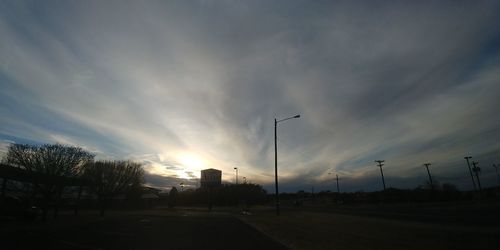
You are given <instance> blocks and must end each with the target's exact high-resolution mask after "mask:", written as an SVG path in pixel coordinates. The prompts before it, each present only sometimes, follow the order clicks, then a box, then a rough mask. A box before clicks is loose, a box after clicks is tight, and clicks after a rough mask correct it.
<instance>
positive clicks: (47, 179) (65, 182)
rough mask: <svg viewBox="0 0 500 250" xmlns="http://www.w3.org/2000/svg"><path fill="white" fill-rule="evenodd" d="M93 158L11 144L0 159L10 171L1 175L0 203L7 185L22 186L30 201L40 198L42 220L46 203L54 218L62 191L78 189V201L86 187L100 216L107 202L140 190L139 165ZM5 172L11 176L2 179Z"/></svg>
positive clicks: (52, 147) (70, 150)
mask: <svg viewBox="0 0 500 250" xmlns="http://www.w3.org/2000/svg"><path fill="white" fill-rule="evenodd" d="M94 157H95V155H94V154H92V153H90V152H87V151H86V150H84V149H82V148H80V147H75V146H67V145H61V144H45V145H26V144H11V145H10V146H9V149H8V151H7V155H6V156H5V157H4V158H3V159H2V163H3V164H2V168H4V170H7V169H8V170H9V171H3V173H4V176H0V177H2V179H3V180H2V202H3V201H4V200H5V189H6V186H7V185H9V182H11V184H12V186H21V187H22V189H23V190H30V194H29V195H28V196H29V199H30V200H32V201H34V200H36V199H37V197H41V202H40V203H39V205H40V207H41V209H42V216H43V219H44V220H45V219H46V216H47V211H48V208H49V204H54V217H56V216H57V213H58V208H59V204H60V200H61V195H62V193H63V191H64V190H65V189H68V188H70V187H75V186H77V187H79V192H78V198H79V197H80V195H81V192H82V188H83V187H84V186H85V187H87V189H88V190H89V191H90V192H91V193H92V194H93V195H95V196H96V197H97V199H98V201H99V203H100V208H101V215H103V214H104V211H105V209H106V204H107V202H108V201H109V200H110V199H112V198H113V197H115V196H117V195H119V194H123V193H126V192H129V191H130V190H132V189H140V188H141V185H142V184H143V183H144V178H143V177H144V171H143V169H142V167H141V165H140V164H138V163H134V162H130V161H94ZM13 170H16V171H17V172H16V171H13ZM5 173H11V174H10V175H9V176H5V175H7V174H5ZM12 173H14V174H12ZM9 178H11V179H10V180H9Z"/></svg>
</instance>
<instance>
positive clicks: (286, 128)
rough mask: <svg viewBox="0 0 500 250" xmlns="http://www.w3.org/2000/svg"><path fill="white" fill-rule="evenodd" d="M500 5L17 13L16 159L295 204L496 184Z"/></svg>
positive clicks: (309, 4) (9, 49)
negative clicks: (44, 147) (255, 187)
mask: <svg viewBox="0 0 500 250" xmlns="http://www.w3.org/2000/svg"><path fill="white" fill-rule="evenodd" d="M499 23H500V3H499V2H497V1H296V0H290V1H278V0H275V1H249V0H248V1H223V0H220V1H208V0H206V1H108V0H107V1H9V0H6V1H1V2H0V155H2V154H5V152H6V151H7V149H8V146H9V144H10V143H29V144H44V143H62V144H67V145H76V146H80V147H83V148H84V149H86V150H88V151H91V152H93V153H95V154H96V159H130V160H133V161H137V162H141V163H143V166H144V168H145V170H146V183H147V184H148V185H150V186H153V187H158V188H162V189H169V188H170V187H172V186H178V185H179V184H180V183H181V182H182V183H184V184H186V185H187V186H188V187H196V185H197V183H198V178H199V176H200V170H202V169H206V168H216V169H220V170H222V172H223V176H222V178H223V181H224V182H226V183H233V182H235V170H234V168H235V167H237V168H238V175H239V178H240V181H241V180H242V178H243V177H246V179H247V181H249V182H252V183H257V184H260V185H263V186H264V188H266V189H267V190H268V192H269V193H273V192H274V190H273V185H274V119H275V118H277V119H278V120H279V119H283V118H287V117H290V116H294V115H296V114H300V115H301V117H300V118H298V119H290V120H287V121H284V122H280V123H278V169H279V178H280V179H279V180H280V191H283V192H296V191H298V190H307V191H308V190H310V189H311V188H313V187H314V189H315V190H318V191H320V190H335V189H336V186H335V181H334V176H335V175H339V178H340V181H339V183H340V188H341V191H349V192H352V191H362V190H363V191H374V190H380V189H382V182H381V177H380V170H379V168H378V167H377V166H376V163H375V162H374V161H375V160H385V165H384V166H383V170H384V175H385V180H386V184H387V186H388V187H394V188H415V187H417V186H419V185H423V184H424V183H425V182H426V181H427V178H428V177H427V172H426V170H425V168H424V167H423V166H422V165H423V164H424V163H427V162H429V163H432V165H431V166H430V170H431V174H432V175H433V178H434V180H435V181H438V182H440V183H452V184H454V185H456V186H457V187H458V188H460V189H463V190H469V189H471V188H472V184H471V180H470V175H469V170H468V168H467V164H466V162H465V160H464V158H463V157H464V156H469V155H470V156H472V157H473V158H472V160H474V161H477V162H479V165H478V166H480V167H481V169H482V173H481V175H480V178H481V182H482V184H483V186H493V185H497V184H498V182H497V179H496V175H495V169H494V168H493V166H492V164H499V165H500V140H499V139H500V115H498V111H499V110H500V109H499V107H500V25H499Z"/></svg>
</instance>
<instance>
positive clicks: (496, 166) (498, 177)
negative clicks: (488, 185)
mask: <svg viewBox="0 0 500 250" xmlns="http://www.w3.org/2000/svg"><path fill="white" fill-rule="evenodd" d="M493 167H494V168H495V172H496V173H497V179H498V184H500V175H498V167H499V166H498V165H495V164H493Z"/></svg>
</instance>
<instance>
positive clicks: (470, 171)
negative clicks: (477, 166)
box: [464, 156, 477, 191]
mask: <svg viewBox="0 0 500 250" xmlns="http://www.w3.org/2000/svg"><path fill="white" fill-rule="evenodd" d="M471 158H472V157H471V156H466V157H464V159H465V160H466V161H467V166H468V167H469V173H470V178H471V179H472V185H473V186H474V191H476V190H477V188H476V181H474V175H473V174H472V169H471V167H470V163H469V159H471Z"/></svg>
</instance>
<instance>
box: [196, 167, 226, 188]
mask: <svg viewBox="0 0 500 250" xmlns="http://www.w3.org/2000/svg"><path fill="white" fill-rule="evenodd" d="M221 178H222V171H220V170H217V169H213V168H209V169H204V170H201V179H200V185H201V187H202V188H204V187H218V186H220V185H221Z"/></svg>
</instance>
